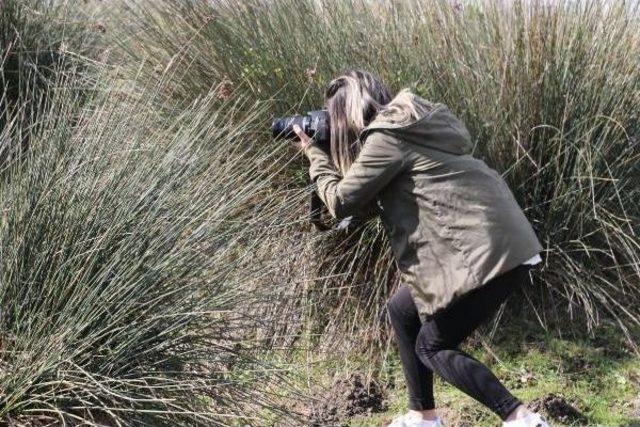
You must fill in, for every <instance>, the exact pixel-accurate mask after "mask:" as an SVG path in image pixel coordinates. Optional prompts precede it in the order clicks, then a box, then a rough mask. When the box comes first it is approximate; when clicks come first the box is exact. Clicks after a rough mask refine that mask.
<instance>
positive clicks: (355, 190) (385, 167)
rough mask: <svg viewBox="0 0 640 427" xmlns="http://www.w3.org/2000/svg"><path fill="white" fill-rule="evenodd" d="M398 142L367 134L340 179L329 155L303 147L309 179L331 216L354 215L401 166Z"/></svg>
mask: <svg viewBox="0 0 640 427" xmlns="http://www.w3.org/2000/svg"><path fill="white" fill-rule="evenodd" d="M401 144H402V142H401V141H399V140H398V139H396V138H394V137H392V136H389V135H385V134H382V133H379V132H376V133H373V134H370V135H369V136H368V137H367V139H366V140H365V142H364V144H363V146H362V149H361V150H360V153H359V154H358V156H357V157H356V159H355V161H354V162H353V164H352V165H351V167H350V168H349V170H348V171H347V173H346V174H345V176H344V177H341V176H340V173H339V172H338V171H337V170H336V169H335V168H334V166H333V163H332V162H331V159H330V158H329V155H328V154H327V153H325V152H324V151H322V149H320V148H319V147H318V146H317V145H315V144H313V143H311V144H310V145H308V146H307V148H305V154H306V155H307V157H308V158H309V161H310V163H311V164H310V166H309V176H310V177H311V181H312V182H315V183H316V186H317V191H318V195H319V196H320V198H321V199H322V201H323V202H324V204H325V205H326V206H327V209H328V210H329V213H331V216H333V217H334V218H337V219H341V218H344V217H347V216H349V215H357V214H358V213H359V211H360V210H361V208H364V207H366V206H367V204H368V202H370V201H372V200H373V199H374V198H375V196H376V194H378V192H379V191H380V190H382V189H383V188H384V187H385V186H386V185H387V184H388V183H389V182H390V181H391V180H392V179H393V178H394V177H395V176H397V175H398V174H400V173H401V172H402V171H403V170H404V167H405V163H406V160H405V159H406V156H405V153H404V150H403V147H402V145H401Z"/></svg>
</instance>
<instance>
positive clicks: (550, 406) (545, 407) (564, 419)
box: [528, 393, 587, 424]
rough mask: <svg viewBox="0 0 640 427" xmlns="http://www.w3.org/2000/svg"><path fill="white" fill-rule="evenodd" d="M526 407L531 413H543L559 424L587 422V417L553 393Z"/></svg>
mask: <svg viewBox="0 0 640 427" xmlns="http://www.w3.org/2000/svg"><path fill="white" fill-rule="evenodd" d="M528 406H529V409H531V410H532V411H536V412H543V413H544V414H546V415H547V416H548V417H549V418H551V419H554V420H556V421H559V422H561V423H565V424H571V423H575V422H581V423H584V422H586V421H587V417H585V416H584V415H583V414H582V413H581V412H580V411H578V410H577V409H576V408H575V407H574V406H573V405H571V404H570V403H569V402H567V400H566V399H565V398H564V397H562V396H560V395H557V394H554V393H551V394H548V395H546V396H543V397H541V398H538V399H536V400H534V401H533V402H531V404H530V405H528Z"/></svg>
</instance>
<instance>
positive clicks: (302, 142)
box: [293, 125, 312, 150]
mask: <svg viewBox="0 0 640 427" xmlns="http://www.w3.org/2000/svg"><path fill="white" fill-rule="evenodd" d="M293 131H294V132H295V133H296V135H298V138H300V139H299V140H298V141H295V142H294V143H293V146H294V147H296V148H298V149H299V150H304V149H305V148H307V146H308V145H309V144H311V142H312V140H311V137H310V136H309V135H307V134H306V133H304V131H303V130H302V129H300V126H298V125H293Z"/></svg>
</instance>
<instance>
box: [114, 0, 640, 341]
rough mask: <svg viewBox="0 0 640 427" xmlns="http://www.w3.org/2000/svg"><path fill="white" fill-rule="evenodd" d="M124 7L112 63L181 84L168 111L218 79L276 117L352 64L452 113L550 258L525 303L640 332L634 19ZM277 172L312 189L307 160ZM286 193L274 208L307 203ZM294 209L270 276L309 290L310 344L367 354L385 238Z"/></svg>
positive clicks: (625, 15) (543, 311)
mask: <svg viewBox="0 0 640 427" xmlns="http://www.w3.org/2000/svg"><path fill="white" fill-rule="evenodd" d="M124 4H125V10H126V13H123V14H122V18H121V19H123V22H133V23H135V26H134V27H135V30H132V31H129V30H127V32H126V33H125V34H124V35H122V36H121V37H120V39H122V40H126V42H124V43H121V45H120V48H121V49H120V54H121V60H122V61H123V63H131V64H136V65H135V66H134V67H131V73H132V74H133V73H134V72H135V73H136V75H139V76H141V77H142V78H143V79H155V78H157V74H158V72H159V71H162V70H168V69H172V70H175V73H176V74H178V75H180V78H179V79H176V80H175V82H174V84H173V85H172V86H173V87H174V90H175V96H176V99H177V100H189V99H192V98H193V97H196V96H198V94H200V93H202V92H205V91H207V90H208V89H209V87H210V85H211V82H225V84H226V85H227V87H228V88H230V89H232V90H233V91H234V92H235V93H242V94H247V95H248V96H251V97H253V98H257V99H274V100H275V101H276V102H275V103H274V108H273V109H272V113H273V114H283V113H286V112H289V111H290V110H291V109H295V110H297V111H304V110H305V109H311V108H315V107H318V106H319V105H320V103H321V101H322V98H321V96H322V88H323V86H324V84H325V83H326V82H327V81H328V80H329V79H330V78H331V77H333V76H335V75H336V74H337V73H339V72H340V71H342V70H343V69H345V68H347V67H354V66H355V67H362V68H365V69H368V70H371V71H372V72H374V73H376V74H378V75H379V76H380V77H381V78H382V79H383V80H384V81H385V82H387V83H388V84H389V85H390V86H391V87H392V88H393V89H399V88H401V87H404V86H410V87H413V88H414V90H416V91H417V92H418V93H419V94H421V95H423V96H425V97H427V98H429V99H432V100H436V101H440V102H444V103H446V104H448V105H449V106H450V107H451V108H452V109H453V111H454V112H456V113H457V114H458V115H459V116H460V117H461V118H462V119H463V120H464V121H465V122H466V124H467V125H468V127H469V129H470V131H471V133H472V135H473V136H474V138H475V142H476V146H475V155H477V156H478V157H481V158H484V159H485V160H486V161H487V162H488V163H489V164H490V165H491V166H493V167H495V168H496V169H498V170H499V171H500V172H503V174H504V176H505V177H506V179H507V181H508V182H509V184H510V186H511V188H512V189H513V191H514V193H515V194H516V196H517V198H518V200H519V202H520V204H521V206H522V207H523V208H524V210H525V212H526V214H527V216H528V217H529V219H530V221H531V222H532V224H533V225H534V227H535V229H536V231H537V233H538V235H539V237H540V239H541V240H542V242H543V244H544V246H545V252H544V254H543V255H544V258H545V263H544V266H543V268H542V269H541V270H540V271H539V272H536V273H535V277H534V279H535V284H536V287H535V291H533V290H532V291H531V292H529V291H528V292H527V294H526V295H527V297H528V298H529V300H530V301H531V303H532V305H531V307H532V309H534V310H536V312H537V313H539V317H540V319H541V322H544V319H545V318H546V317H547V316H552V315H553V314H554V313H557V311H558V310H568V311H570V312H571V313H572V314H574V315H575V316H576V318H580V319H581V321H584V322H585V324H586V325H587V326H588V327H589V328H591V327H593V326H594V325H595V324H597V323H598V321H599V316H600V315H601V314H602V313H606V314H607V315H608V316H613V317H614V318H616V319H617V320H618V321H619V324H620V326H621V328H622V329H623V330H625V331H626V330H627V328H628V327H630V326H632V325H635V326H637V325H638V322H639V320H640V311H639V310H638V307H640V305H639V304H638V302H639V297H640V290H639V289H638V281H639V279H640V255H639V254H640V250H639V249H640V236H639V234H638V218H639V216H640V208H639V206H640V204H639V203H638V200H640V189H639V187H638V176H639V167H638V158H639V156H640V144H638V138H639V136H640V135H639V134H640V128H639V126H638V113H637V111H638V110H637V105H638V101H640V98H639V94H640V67H638V65H639V63H638V55H634V54H631V52H638V49H639V48H640V33H639V31H638V28H640V26H639V25H638V23H639V19H638V18H639V15H638V10H637V6H630V5H628V4H623V3H622V2H620V3H615V2H600V1H596V0H589V1H584V2H572V1H557V2H543V1H524V0H518V1H513V2H511V1H510V2H507V1H504V2H493V1H482V0H479V1H470V2H453V1H445V0H440V1H435V2H428V3H425V2H420V1H413V0H406V1H403V2H395V1H393V2H392V1H376V2H369V1H364V0H362V1H354V2H347V1H341V0H303V1H292V0H280V1H276V2H273V1H266V0H248V1H235V0H228V1H222V2H209V1H186V0H185V1H168V0H167V1H154V2H149V1H145V0H127V1H125V2H124ZM128 28H129V29H131V28H132V27H128ZM140 63H142V64H143V65H142V66H141V67H139V66H138V65H137V64H140ZM267 124H268V123H267V122H265V123H264V125H265V126H266V125H267ZM288 176H289V180H290V181H291V182H294V183H297V185H298V186H299V187H300V188H306V187H304V185H305V184H304V163H302V162H301V163H299V164H298V167H293V168H290V170H289V172H288ZM291 194H294V195H295V196H291V197H289V196H283V199H282V203H283V204H286V205H291V204H296V203H298V204H301V203H303V200H304V198H303V197H301V196H299V193H295V192H292V193H291ZM296 198H297V199H296ZM295 212H296V214H290V213H289V211H283V212H279V213H278V214H279V215H280V216H279V217H277V218H276V217H274V218H273V221H274V222H280V223H283V224H286V223H292V224H293V225H292V227H290V228H289V229H288V231H287V233H288V235H289V236H290V238H289V240H288V242H287V243H286V244H285V245H284V246H275V245H273V246H272V248H271V249H272V250H271V253H269V251H265V254H264V256H265V257H267V258H268V257H277V256H281V254H283V253H289V254H291V255H290V256H289V257H286V258H285V259H283V261H282V272H283V274H282V277H284V276H288V277H291V279H290V280H292V281H293V282H296V281H299V282H304V283H307V285H306V286H303V287H300V288H299V289H300V293H299V294H298V298H299V300H298V304H304V305H305V307H307V314H308V316H307V320H306V321H303V322H302V323H304V324H307V325H308V326H309V328H310V330H311V331H312V332H313V333H319V334H325V335H326V334H327V333H328V332H330V331H331V330H336V331H339V333H337V334H328V335H331V336H340V337H348V339H344V340H343V342H344V343H353V342H356V343H357V344H358V345H361V344H363V340H366V339H368V338H373V342H376V341H377V340H378V339H379V338H381V335H380V333H379V327H380V326H381V324H382V323H383V322H384V317H383V314H384V311H383V304H384V301H385V298H386V296H387V294H388V292H389V291H390V290H391V288H392V286H393V285H394V284H395V283H396V282H397V281H396V280H395V278H396V277H397V276H396V275H395V270H394V267H393V264H392V261H391V257H390V256H389V251H388V245H387V243H386V240H385V237H384V236H383V235H382V234H381V231H380V227H379V225H378V224H377V223H376V222H370V223H367V224H365V226H364V227H363V228H361V229H358V230H356V231H354V232H352V233H351V234H350V235H347V234H344V233H340V232H332V234H330V235H328V236H325V237H322V238H318V237H317V236H316V237H314V238H311V237H309V234H306V235H305V234H303V232H302V231H301V229H300V228H298V227H297V226H296V225H295V224H298V222H296V220H297V219H298V216H297V213H298V212H299V210H298V211H295ZM278 233H279V234H278V236H279V237H281V236H282V235H283V234H282V232H281V231H279V232H278ZM309 240H312V241H314V242H318V241H321V243H319V244H315V243H310V242H309ZM293 254H296V255H295V256H294V255H293ZM277 277H278V278H279V279H278V280H281V276H277ZM309 283H311V284H309ZM292 300H293V299H292ZM296 310H297V309H296ZM286 313H287V314H286V319H290V318H291V315H290V312H289V311H286ZM332 325H333V326H332ZM299 327H300V324H299V323H296V324H295V328H299ZM334 327H335V328H334ZM345 331H346V332H351V333H355V332H361V333H362V334H363V335H361V336H360V337H359V338H358V336H357V335H347V334H344V332H345ZM290 332H291V333H294V334H295V333H296V332H295V330H291V331H290ZM328 335H327V336H328ZM364 342H367V341H364ZM334 348H335V347H334Z"/></svg>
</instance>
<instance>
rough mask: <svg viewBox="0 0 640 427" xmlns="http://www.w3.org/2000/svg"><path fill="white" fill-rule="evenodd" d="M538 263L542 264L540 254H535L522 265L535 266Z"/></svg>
mask: <svg viewBox="0 0 640 427" xmlns="http://www.w3.org/2000/svg"><path fill="white" fill-rule="evenodd" d="M539 262H542V258H540V254H537V255H534V256H533V257H531V258H529V259H528V260H526V261H525V262H523V264H530V265H536V264H537V263H539Z"/></svg>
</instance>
